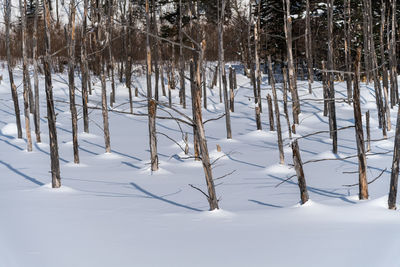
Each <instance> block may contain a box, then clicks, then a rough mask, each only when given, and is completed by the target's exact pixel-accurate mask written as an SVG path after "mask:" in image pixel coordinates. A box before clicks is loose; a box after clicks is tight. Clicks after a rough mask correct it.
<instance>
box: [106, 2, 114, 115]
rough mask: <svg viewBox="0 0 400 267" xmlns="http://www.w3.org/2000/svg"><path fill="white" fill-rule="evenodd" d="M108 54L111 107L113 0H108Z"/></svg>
mask: <svg viewBox="0 0 400 267" xmlns="http://www.w3.org/2000/svg"><path fill="white" fill-rule="evenodd" d="M108 6H109V8H108V21H107V24H108V25H107V26H108V39H109V40H108V55H109V61H110V62H109V66H110V69H111V97H110V106H111V107H112V106H113V104H114V103H115V80H114V56H113V55H112V49H111V48H112V39H113V28H114V19H113V16H114V0H108Z"/></svg>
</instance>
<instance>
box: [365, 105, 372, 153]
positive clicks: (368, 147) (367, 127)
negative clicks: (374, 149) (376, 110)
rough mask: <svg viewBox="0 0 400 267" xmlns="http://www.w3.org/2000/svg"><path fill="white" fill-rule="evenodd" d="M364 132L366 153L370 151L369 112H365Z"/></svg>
mask: <svg viewBox="0 0 400 267" xmlns="http://www.w3.org/2000/svg"><path fill="white" fill-rule="evenodd" d="M365 130H366V131H367V152H369V151H370V150H371V131H370V128H369V110H368V111H367V112H365Z"/></svg>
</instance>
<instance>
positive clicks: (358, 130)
mask: <svg viewBox="0 0 400 267" xmlns="http://www.w3.org/2000/svg"><path fill="white" fill-rule="evenodd" d="M360 60H361V48H358V49H357V57H356V60H355V65H354V70H355V74H354V83H353V84H354V88H353V110H354V121H355V134H356V143H357V155H358V156H357V157H358V180H359V198H360V200H361V199H368V182H367V159H366V157H365V145H364V134H363V127H362V119H361V107H360V80H359V77H360Z"/></svg>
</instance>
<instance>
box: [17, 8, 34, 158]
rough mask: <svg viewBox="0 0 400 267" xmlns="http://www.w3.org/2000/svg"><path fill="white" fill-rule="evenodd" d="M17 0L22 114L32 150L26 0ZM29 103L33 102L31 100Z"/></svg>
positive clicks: (29, 149)
mask: <svg viewBox="0 0 400 267" xmlns="http://www.w3.org/2000/svg"><path fill="white" fill-rule="evenodd" d="M23 1H24V2H23V3H22V0H19V10H20V14H21V23H22V71H23V78H22V80H23V87H24V94H23V95H24V115H25V131H26V140H27V150H28V152H29V151H32V136H31V126H30V116H29V114H30V110H29V102H30V101H29V87H28V82H29V83H30V79H29V72H28V55H27V44H26V0H23ZM31 104H33V103H32V102H31Z"/></svg>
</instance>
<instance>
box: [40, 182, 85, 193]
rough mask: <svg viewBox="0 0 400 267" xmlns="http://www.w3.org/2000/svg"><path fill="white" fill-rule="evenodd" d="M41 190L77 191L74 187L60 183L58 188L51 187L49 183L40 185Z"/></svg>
mask: <svg viewBox="0 0 400 267" xmlns="http://www.w3.org/2000/svg"><path fill="white" fill-rule="evenodd" d="M40 190H41V191H45V192H56V193H75V192H77V191H76V190H75V189H72V188H71V187H68V186H65V185H61V187H60V188H53V187H52V185H51V183H48V184H45V185H42V186H41V187H40Z"/></svg>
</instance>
